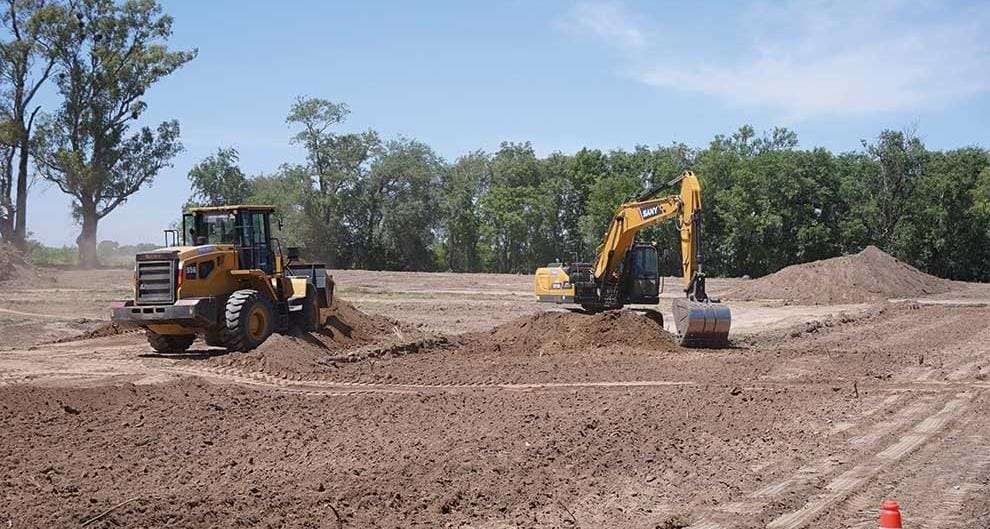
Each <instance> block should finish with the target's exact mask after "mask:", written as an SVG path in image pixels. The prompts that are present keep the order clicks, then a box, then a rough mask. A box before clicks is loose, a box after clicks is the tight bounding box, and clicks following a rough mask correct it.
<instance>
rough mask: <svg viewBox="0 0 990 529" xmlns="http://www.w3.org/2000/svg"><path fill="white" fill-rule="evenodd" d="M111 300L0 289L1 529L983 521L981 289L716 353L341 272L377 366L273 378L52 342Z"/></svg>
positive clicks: (788, 313)
mask: <svg viewBox="0 0 990 529" xmlns="http://www.w3.org/2000/svg"><path fill="white" fill-rule="evenodd" d="M56 277H57V281H56V280H54V278H56ZM130 277H131V272H130V271H129V270H102V271H95V272H52V278H53V279H52V280H49V281H46V282H44V284H35V285H32V284H27V285H25V284H18V285H14V286H10V287H6V286H5V288H3V289H0V338H2V339H0V446H2V447H3V450H0V494H2V497H3V500H4V501H2V502H0V527H5V526H6V527H11V528H18V527H78V526H82V525H83V524H84V523H85V522H87V521H89V520H91V519H93V518H94V517H97V516H99V515H101V514H103V513H105V512H106V511H107V510H109V509H112V508H114V507H116V509H114V510H112V511H111V512H110V513H109V514H106V515H105V516H104V517H102V518H100V519H98V520H96V521H95V522H92V523H90V524H89V525H87V526H86V527H118V526H125V527H410V526H419V527H478V528H482V527H484V528H494V527H644V528H647V527H648V528H655V527H660V528H673V527H684V526H690V527H694V528H704V529H717V528H728V527H770V528H773V529H781V528H799V527H824V528H840V527H864V528H865V527H875V521H876V513H877V508H878V506H879V505H880V503H881V501H882V500H883V499H885V498H888V497H889V498H896V499H898V500H899V501H900V502H901V505H902V509H903V511H904V517H905V522H906V523H907V524H908V526H909V527H943V526H945V527H950V526H951V527H972V528H978V527H981V528H982V527H987V526H988V524H990V493H988V487H990V437H987V436H986V435H985V433H984V432H985V431H986V429H987V426H988V422H990V419H988V411H990V399H988V396H990V381H988V380H987V377H988V375H990V308H988V307H987V303H988V302H990V286H987V285H972V284H956V285H955V288H954V289H953V290H952V291H950V292H946V293H942V294H938V295H935V296H931V297H928V298H924V299H921V300H916V301H907V302H898V303H891V302H877V303H872V304H856V305H841V306H837V305H811V306H804V305H790V304H788V303H787V302H784V301H739V302H736V301H732V302H731V307H732V311H733V334H732V337H733V340H734V345H735V346H734V347H733V348H730V349H723V350H717V351H716V350H697V349H683V348H680V347H677V346H676V345H674V344H673V343H671V342H669V341H667V340H666V339H665V338H664V336H663V332H662V330H660V329H657V330H651V328H650V325H651V323H650V322H649V321H646V319H645V318H642V317H640V316H638V315H637V314H635V313H633V314H627V315H618V316H615V317H614V318H615V321H604V322H598V323H601V324H602V325H614V327H613V328H610V329H611V330H609V331H608V332H609V333H613V332H616V331H615V329H618V330H622V329H625V328H629V329H636V332H637V334H638V335H643V336H651V337H653V338H651V339H650V340H646V341H644V340H636V339H633V338H630V339H625V338H624V337H623V336H622V335H621V334H607V336H608V340H600V341H598V342H596V343H592V344H589V345H588V346H582V345H580V343H577V342H573V341H569V340H568V339H567V337H568V336H571V335H573V334H574V333H578V332H581V331H582V327H584V326H586V325H585V321H588V322H590V321H591V320H582V319H581V318H590V317H588V316H579V315H574V314H569V313H563V312H561V311H562V310H563V309H560V308H557V307H553V306H546V305H541V304H537V303H535V302H533V301H532V300H531V295H530V294H529V289H530V281H531V277H530V276H507V275H492V274H420V273H394V272H367V271H338V272H335V278H336V280H337V283H338V289H337V293H338V295H339V296H340V297H341V298H345V299H347V300H349V301H351V302H353V303H354V305H355V306H356V307H357V308H359V309H361V310H363V311H364V312H367V313H369V314H373V315H381V316H387V317H389V318H392V319H394V320H396V323H395V325H394V333H386V334H389V336H388V337H387V338H384V337H383V338H382V343H384V344H387V346H384V345H383V346H382V348H380V349H369V348H373V347H376V346H375V344H366V345H363V346H361V347H357V348H356V349H353V350H351V349H347V350H328V351H325V352H321V349H319V347H324V346H319V344H318V343H317V341H314V340H312V339H309V338H307V337H301V338H291V339H290V338H283V337H276V338H275V339H274V340H276V341H273V345H272V350H273V351H275V350H277V351H282V352H284V351H291V350H292V349H291V348H292V347H298V348H299V351H300V353H299V359H300V360H299V361H298V362H297V363H295V364H293V363H291V362H290V363H285V362H284V361H283V362H282V363H278V364H275V363H272V362H270V361H269V360H271V359H270V358H266V357H265V356H264V354H263V353H259V354H258V355H255V353H250V354H248V355H224V354H220V352H219V351H217V350H214V349H210V348H207V347H205V346H203V345H201V344H197V345H196V346H194V351H192V352H191V353H190V354H188V355H182V356H175V357H163V356H159V355H154V354H151V351H150V349H149V347H148V346H147V345H146V343H145V342H144V339H143V337H142V336H141V335H140V334H137V333H128V334H122V335H118V336H108V337H102V338H96V339H89V340H82V341H69V342H64V343H52V342H53V341H54V340H57V339H61V338H68V337H71V336H76V335H78V334H79V333H80V332H82V331H87V330H92V329H93V328H95V327H97V326H99V325H100V324H101V323H102V321H101V320H103V319H105V318H106V315H107V309H106V306H107V304H108V302H109V301H110V300H112V299H119V298H123V297H127V296H128V295H129V289H130V287H129V282H130ZM744 284H745V282H744V281H741V280H710V281H709V291H710V292H711V293H713V294H714V295H718V294H719V293H721V292H723V291H727V290H729V289H731V288H735V287H739V286H740V285H744ZM667 290H668V292H667V293H666V294H665V299H664V302H663V303H662V304H661V307H660V310H661V312H665V313H669V306H670V299H673V297H675V296H677V295H679V282H678V281H677V280H673V279H671V280H668V281H667ZM544 310H551V311H554V314H551V315H541V316H538V317H532V315H534V314H536V313H538V312H541V311H544ZM575 318H577V319H575ZM666 319H667V320H669V319H670V318H669V314H668V317H667V318H666ZM651 321H652V320H651ZM575 325H577V327H575ZM588 325H590V323H588ZM667 325H668V327H669V324H667ZM496 326H499V327H498V328H497V329H494V330H493V328H495V327H496ZM381 327H382V329H385V330H386V331H388V329H387V327H392V325H391V324H388V325H385V324H382V326H381ZM527 329H529V330H531V331H539V333H533V332H530V333H529V334H527ZM383 332H384V331H383ZM465 333H466V334H465ZM534 334H540V335H541V336H546V337H547V338H546V339H543V338H534V337H533V336H534ZM438 336H439V338H438ZM424 340H425V341H424ZM405 342H409V343H416V344H426V345H421V346H417V347H403V343H405ZM320 343H322V342H320ZM314 344H316V345H314ZM318 346H319V347H318ZM347 351H352V353H348V354H355V356H354V358H353V359H347V358H346V355H344V356H342V355H343V354H344V353H347ZM354 351H356V352H357V353H361V354H356V353H353V352H354ZM381 351H385V353H383V354H377V353H380V352H381ZM251 355H254V356H251ZM259 355H260V356H259ZM363 355H366V356H363ZM341 358H344V359H343V360H341ZM335 359H336V360H335ZM283 360H284V359H283ZM125 502H126V503H125ZM122 503H123V505H121V504H122Z"/></svg>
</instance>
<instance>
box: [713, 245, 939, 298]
mask: <svg viewBox="0 0 990 529" xmlns="http://www.w3.org/2000/svg"><path fill="white" fill-rule="evenodd" d="M952 288H953V282H952V281H947V280H944V279H940V278H938V277H935V276H931V275H928V274H926V273H924V272H921V271H920V270H918V269H916V268H914V267H912V266H910V265H908V264H905V263H902V262H900V261H898V260H897V259H895V258H894V257H892V256H891V255H889V254H887V253H885V252H883V251H882V250H880V249H878V248H876V247H875V246H868V247H867V248H866V249H865V250H863V251H862V252H860V253H858V254H854V255H844V256H842V257H835V258H832V259H825V260H822V261H814V262H811V263H804V264H799V265H793V266H788V267H787V268H784V269H783V270H780V271H779V272H776V273H773V274H770V275H768V276H764V277H761V278H759V279H756V280H754V281H751V282H749V283H746V284H745V285H743V286H740V287H738V288H736V289H733V290H730V291H729V292H727V293H726V297H728V298H729V299H784V300H790V301H797V302H803V303H810V304H838V303H861V302H867V301H882V300H887V299H890V298H911V297H917V296H927V295H931V294H940V293H944V292H948V291H949V290H952Z"/></svg>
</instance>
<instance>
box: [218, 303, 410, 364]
mask: <svg viewBox="0 0 990 529" xmlns="http://www.w3.org/2000/svg"><path fill="white" fill-rule="evenodd" d="M321 316H322V317H323V320H324V325H323V326H322V328H321V329H320V330H318V331H316V332H313V333H301V334H297V335H280V334H274V335H272V336H271V337H269V338H268V340H266V341H265V343H263V344H261V347H258V348H257V349H255V350H253V351H251V352H248V353H237V354H229V355H223V356H220V357H217V358H214V359H212V360H211V361H212V362H215V363H216V364H219V365H224V366H232V367H240V368H245V369H249V370H254V371H263V372H266V373H271V374H274V375H278V376H295V375H302V376H308V375H315V374H319V373H325V372H327V371H328V370H332V369H334V368H335V367H336V362H338V361H340V360H341V356H343V355H342V353H343V352H345V351H350V350H354V349H360V348H362V347H367V348H369V353H368V356H370V357H378V356H384V355H386V354H387V352H383V351H386V350H387V349H388V348H389V347H394V348H395V349H396V351H397V354H399V353H401V351H402V350H403V349H402V348H401V347H398V345H401V344H410V343H415V342H416V341H417V340H419V339H421V338H422V335H421V333H419V332H418V331H416V330H415V329H413V328H410V327H409V326H408V325H405V324H403V323H400V322H398V321H396V320H393V319H391V318H387V317H384V316H377V315H373V314H366V313H364V312H361V311H360V310H358V309H357V308H355V307H354V305H351V304H350V303H348V302H347V301H344V300H342V299H336V300H334V302H333V304H332V305H331V306H330V308H329V309H326V310H324V311H322V314H321ZM376 345H378V346H382V347H377V348H375V347H373V346H376ZM379 349H380V350H379ZM413 349H415V350H419V349H418V348H413Z"/></svg>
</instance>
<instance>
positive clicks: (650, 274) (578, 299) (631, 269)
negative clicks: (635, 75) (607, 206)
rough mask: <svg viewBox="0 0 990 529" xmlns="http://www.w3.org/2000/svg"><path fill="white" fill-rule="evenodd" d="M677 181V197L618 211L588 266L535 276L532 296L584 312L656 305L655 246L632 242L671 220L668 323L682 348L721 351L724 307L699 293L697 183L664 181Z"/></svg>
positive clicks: (692, 179)
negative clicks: (675, 287) (676, 269)
mask: <svg viewBox="0 0 990 529" xmlns="http://www.w3.org/2000/svg"><path fill="white" fill-rule="evenodd" d="M677 183H680V185H681V192H680V194H679V195H670V196H659V195H660V188H657V189H653V190H651V191H649V192H647V193H644V194H643V195H641V196H639V197H637V198H635V199H634V200H633V201H631V202H626V203H624V204H622V205H621V206H619V208H618V209H617V210H616V212H615V216H614V217H613V218H612V222H611V224H610V225H609V228H608V232H606V234H605V238H604V240H603V241H602V244H601V246H600V247H599V248H598V257H597V259H596V260H595V262H593V263H570V264H563V263H551V264H549V265H548V266H546V267H544V268H539V269H538V270H537V271H536V278H535V280H534V293H535V294H536V296H537V299H538V300H539V301H542V302H548V303H558V304H575V305H580V306H581V308H582V309H583V310H584V311H586V312H591V313H594V312H601V311H606V310H615V309H620V308H622V307H623V306H624V305H626V304H648V305H656V304H658V303H659V301H660V285H661V280H660V274H659V270H658V261H659V259H658V258H657V249H656V245H655V244H647V243H639V242H637V241H636V235H637V234H638V233H639V232H640V231H642V230H643V229H645V228H649V227H650V226H655V225H657V224H660V223H662V222H666V221H674V222H676V223H677V229H678V232H679V233H680V240H681V272H682V274H683V277H684V283H685V288H684V293H685V296H684V297H683V298H678V299H675V300H674V302H673V313H674V323H675V326H676V327H677V332H678V335H679V336H680V342H681V344H682V345H685V346H688V347H724V346H726V345H728V336H729V326H730V325H731V320H732V316H731V313H730V311H729V307H728V306H726V305H724V304H722V303H720V302H719V300H718V299H713V298H710V297H708V293H707V292H706V291H705V273H704V271H703V270H702V255H701V185H700V184H699V182H698V177H697V176H695V174H694V173H693V172H691V171H685V172H684V173H683V174H682V175H680V176H679V177H678V178H675V179H674V180H672V181H670V182H668V184H667V185H675V184H677Z"/></svg>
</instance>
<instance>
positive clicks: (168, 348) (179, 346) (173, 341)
mask: <svg viewBox="0 0 990 529" xmlns="http://www.w3.org/2000/svg"><path fill="white" fill-rule="evenodd" d="M144 335H145V336H147V337H148V343H149V344H151V348H152V349H154V350H155V352H158V353H163V354H170V353H172V354H174V353H184V352H186V351H187V350H188V349H189V346H191V345H192V344H193V342H194V341H195V340H196V335H194V334H189V335H184V334H183V335H172V334H158V333H157V332H154V331H150V330H149V331H145V333H144Z"/></svg>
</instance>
